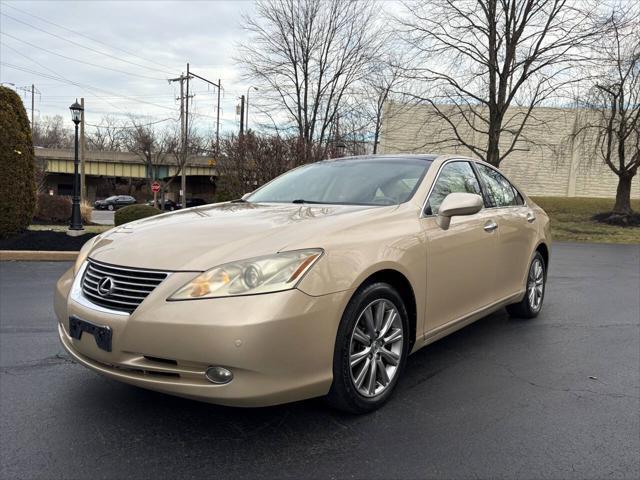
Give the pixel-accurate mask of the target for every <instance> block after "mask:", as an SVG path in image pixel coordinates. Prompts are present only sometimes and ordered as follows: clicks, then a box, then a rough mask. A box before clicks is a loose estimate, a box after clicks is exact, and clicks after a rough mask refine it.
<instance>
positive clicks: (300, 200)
mask: <svg viewBox="0 0 640 480" xmlns="http://www.w3.org/2000/svg"><path fill="white" fill-rule="evenodd" d="M291 203H315V204H321V205H326V204H327V202H314V201H313V200H304V199H302V198H296V199H295V200H292V201H291Z"/></svg>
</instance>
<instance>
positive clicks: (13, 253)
mask: <svg viewBox="0 0 640 480" xmlns="http://www.w3.org/2000/svg"><path fill="white" fill-rule="evenodd" d="M78 253H79V252H68V251H67V252H55V251H48V250H0V262H7V261H22V262H69V261H74V260H75V259H76V257H77V256H78Z"/></svg>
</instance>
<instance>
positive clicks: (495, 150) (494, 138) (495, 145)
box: [487, 132, 500, 168]
mask: <svg viewBox="0 0 640 480" xmlns="http://www.w3.org/2000/svg"><path fill="white" fill-rule="evenodd" d="M499 135H500V134H499V133H495V132H494V133H493V134H491V133H490V134H489V144H488V146H487V163H490V164H491V165H493V166H494V167H496V168H497V167H499V166H500V145H499V141H500V136H499Z"/></svg>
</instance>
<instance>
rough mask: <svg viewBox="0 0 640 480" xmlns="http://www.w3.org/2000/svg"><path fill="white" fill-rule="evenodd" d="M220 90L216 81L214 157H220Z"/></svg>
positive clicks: (220, 87) (220, 85)
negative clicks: (216, 106)
mask: <svg viewBox="0 0 640 480" xmlns="http://www.w3.org/2000/svg"><path fill="white" fill-rule="evenodd" d="M220 90H222V82H221V81H220V79H218V110H217V114H216V155H220Z"/></svg>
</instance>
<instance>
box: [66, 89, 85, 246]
mask: <svg viewBox="0 0 640 480" xmlns="http://www.w3.org/2000/svg"><path fill="white" fill-rule="evenodd" d="M69 110H71V120H73V123H74V124H75V125H76V135H75V157H74V160H73V199H72V204H71V224H70V225H69V230H68V232H67V233H68V234H69V235H72V236H73V235H80V234H82V231H83V230H84V227H83V226H82V215H81V214H80V175H79V174H78V165H79V163H80V161H79V158H78V124H79V123H80V119H81V117H82V112H83V110H84V108H82V105H80V104H79V103H78V100H77V99H76V101H75V103H74V104H73V105H71V106H70V107H69Z"/></svg>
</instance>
